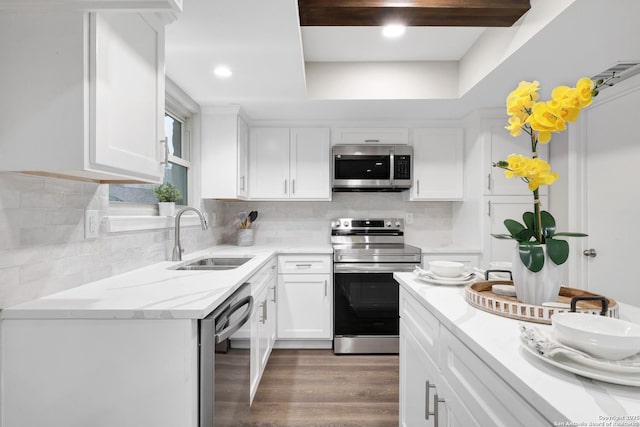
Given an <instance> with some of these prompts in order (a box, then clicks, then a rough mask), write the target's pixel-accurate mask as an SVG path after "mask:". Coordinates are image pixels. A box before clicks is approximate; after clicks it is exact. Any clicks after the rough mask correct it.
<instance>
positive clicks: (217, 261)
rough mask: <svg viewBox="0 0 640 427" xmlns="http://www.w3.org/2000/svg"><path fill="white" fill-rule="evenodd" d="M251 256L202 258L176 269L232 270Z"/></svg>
mask: <svg viewBox="0 0 640 427" xmlns="http://www.w3.org/2000/svg"><path fill="white" fill-rule="evenodd" d="M250 259H251V257H238V258H228V257H227V258H217V257H212V258H202V259H199V260H196V261H192V262H189V263H186V264H185V265H183V266H180V267H178V268H177V269H176V270H233V269H234V268H238V267H240V266H241V265H243V264H244V263H246V262H247V261H249V260H250Z"/></svg>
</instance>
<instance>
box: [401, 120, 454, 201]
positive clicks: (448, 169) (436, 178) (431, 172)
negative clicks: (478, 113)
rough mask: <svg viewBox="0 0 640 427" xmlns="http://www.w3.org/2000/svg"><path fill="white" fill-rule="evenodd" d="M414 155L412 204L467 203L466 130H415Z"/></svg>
mask: <svg viewBox="0 0 640 427" xmlns="http://www.w3.org/2000/svg"><path fill="white" fill-rule="evenodd" d="M413 155H414V158H413V186H412V187H411V193H410V200H462V199H463V195H464V158H463V156H464V140H463V130H462V129H455V128H421V129H414V131H413Z"/></svg>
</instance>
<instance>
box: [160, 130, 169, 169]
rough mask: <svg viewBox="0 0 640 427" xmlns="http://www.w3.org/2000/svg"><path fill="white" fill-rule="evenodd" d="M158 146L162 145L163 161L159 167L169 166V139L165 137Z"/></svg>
mask: <svg viewBox="0 0 640 427" xmlns="http://www.w3.org/2000/svg"><path fill="white" fill-rule="evenodd" d="M160 144H164V160H163V161H161V162H160V164H161V165H168V164H169V139H168V138H167V137H165V138H164V139H161V140H160Z"/></svg>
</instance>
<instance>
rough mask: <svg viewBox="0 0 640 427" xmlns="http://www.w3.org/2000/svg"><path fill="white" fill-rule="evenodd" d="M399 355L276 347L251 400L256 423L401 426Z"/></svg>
mask: <svg viewBox="0 0 640 427" xmlns="http://www.w3.org/2000/svg"><path fill="white" fill-rule="evenodd" d="M398 381H399V367H398V356H397V355H340V356H336V355H334V354H333V351H332V350H273V352H272V353H271V358H270V359H269V363H268V365H267V368H266V370H265V372H264V374H263V377H262V381H261V382H260V387H259V388H258V392H257V394H256V397H255V399H254V401H253V405H252V406H251V424H252V425H253V426H277V427H281V426H287V427H289V426H291V427H295V426H300V427H302V426H304V427H311V426H349V427H355V426H366V427H387V426H389V427H391V426H394V427H397V426H398Z"/></svg>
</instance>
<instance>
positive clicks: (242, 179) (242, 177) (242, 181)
mask: <svg viewBox="0 0 640 427" xmlns="http://www.w3.org/2000/svg"><path fill="white" fill-rule="evenodd" d="M240 182H241V184H240V190H242V191H244V190H245V188H244V175H242V176H241V177H240Z"/></svg>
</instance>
